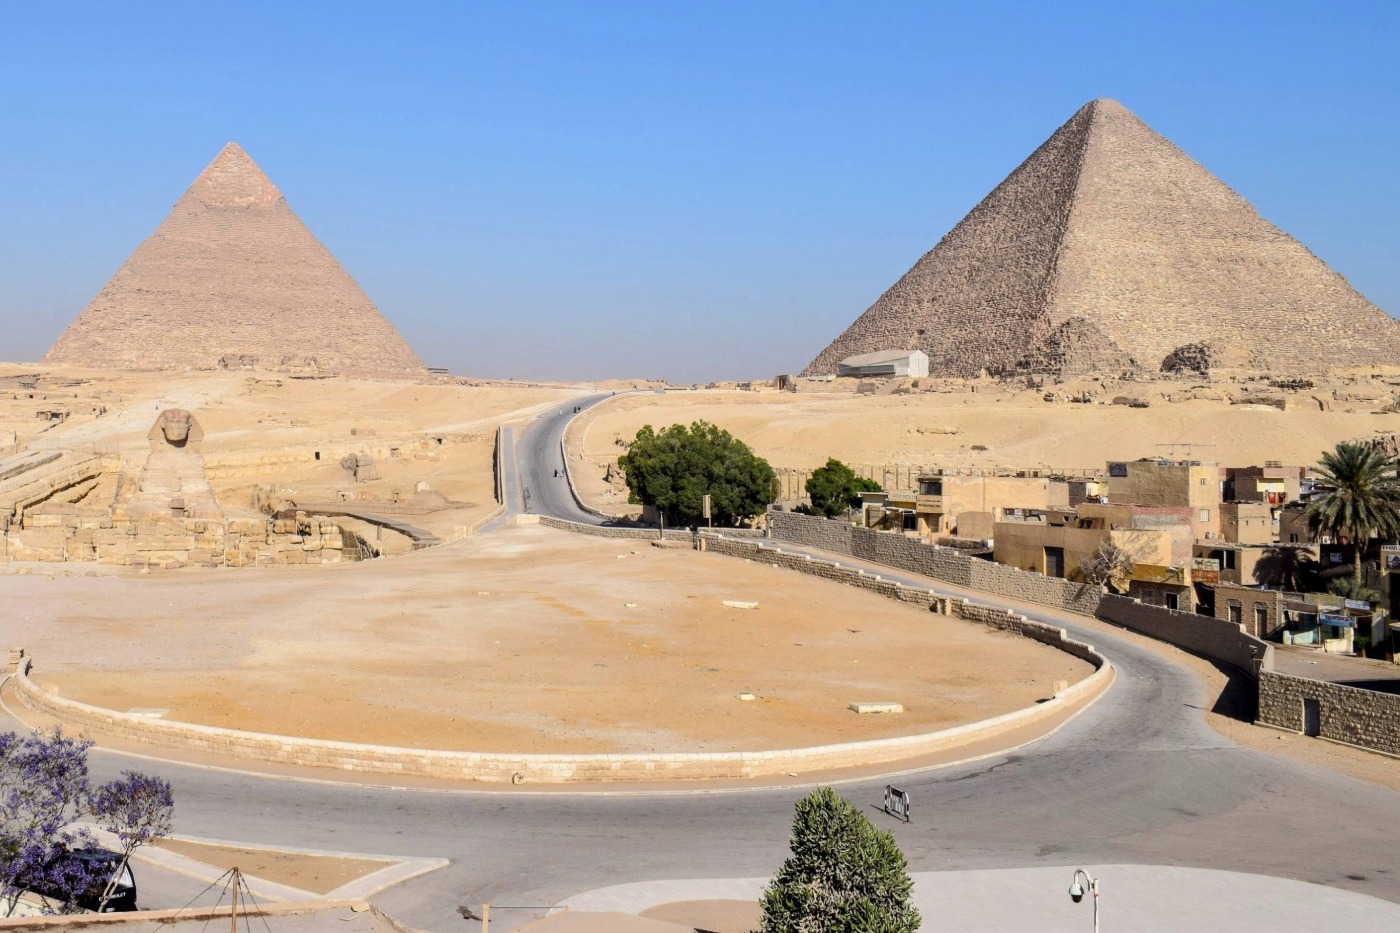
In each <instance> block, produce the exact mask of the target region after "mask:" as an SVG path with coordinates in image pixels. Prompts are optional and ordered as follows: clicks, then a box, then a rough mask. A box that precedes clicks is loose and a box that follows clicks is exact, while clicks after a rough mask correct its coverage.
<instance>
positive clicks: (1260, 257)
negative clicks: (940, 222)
mask: <svg viewBox="0 0 1400 933" xmlns="http://www.w3.org/2000/svg"><path fill="white" fill-rule="evenodd" d="M916 348H917V349H919V350H922V351H924V352H925V353H927V354H928V357H929V370H930V373H931V374H933V375H940V374H942V375H949V376H961V377H975V376H978V375H979V374H981V373H983V372H985V373H988V374H990V375H1006V374H1015V373H1052V374H1056V375H1065V376H1076V375H1086V374H1114V373H1118V372H1121V371H1124V370H1145V371H1151V372H1155V371H1159V370H1162V369H1166V370H1168V371H1170V370H1173V369H1178V368H1179V369H1195V370H1198V371H1199V370H1200V369H1202V368H1208V366H1209V365H1210V361H1215V363H1216V364H1217V365H1220V364H1222V363H1223V364H1225V365H1229V366H1231V367H1232V368H1236V369H1252V370H1269V371H1274V372H1281V373H1290V374H1317V373H1324V372H1325V371H1327V370H1328V369H1331V368H1334V367H1338V368H1344V367H1353V366H1376V365H1386V364H1389V365H1400V323H1397V322H1396V320H1395V319H1394V318H1392V317H1390V316H1389V315H1387V314H1386V313H1385V312H1383V311H1381V310H1380V309H1379V308H1377V307H1376V306H1375V305H1373V304H1371V303H1370V302H1368V301H1367V300H1366V299H1365V298H1363V297H1362V296H1361V295H1360V294H1359V293H1357V291H1356V290H1355V289H1353V288H1352V287H1351V286H1350V285H1349V284H1348V283H1347V281H1346V280H1345V279H1344V278H1342V277H1341V276H1340V275H1338V274H1337V273H1335V272H1333V271H1332V270H1331V269H1329V268H1328V267H1327V266H1326V265H1325V264H1324V263H1323V262H1322V261H1321V260H1320V259H1318V258H1317V257H1316V256H1314V255H1313V254H1312V253H1310V252H1309V251H1308V250H1307V249H1306V248H1305V247H1304V246H1302V244H1300V243H1298V242H1297V241H1296V240H1294V239H1293V238H1292V237H1290V236H1288V234H1286V233H1284V232H1283V231H1281V230H1279V229H1278V228H1277V227H1275V226H1273V225H1272V224H1270V223H1269V222H1268V221H1266V220H1264V219H1263V218H1261V217H1260V216H1259V215H1258V214H1257V213H1256V212H1255V210H1254V208H1253V207H1252V206H1251V205H1250V204H1249V202H1247V201H1246V200H1245V199H1244V198H1242V197H1240V196H1239V195H1238V194H1236V193H1235V192H1234V191H1232V190H1230V189H1229V188H1228V187H1227V186H1226V185H1225V184H1224V183H1223V182H1221V181H1220V180H1219V179H1217V178H1216V177H1215V176H1213V175H1211V174H1210V172H1208V171H1206V170H1205V169H1204V168H1202V167H1201V166H1200V165H1199V164H1197V163H1196V162H1194V161H1193V160H1192V159H1191V158H1190V157H1189V156H1187V155H1186V154H1185V153H1184V152H1182V151H1181V150H1180V149H1178V148H1177V147H1176V146H1174V145H1172V143H1170V142H1169V141H1168V140H1166V139H1165V138H1163V137H1162V136H1160V135H1158V134H1157V133H1156V132H1154V131H1153V130H1152V129H1151V128H1149V127H1148V126H1147V125H1146V124H1144V123H1143V122H1142V121H1141V120H1139V119H1138V118H1137V117H1136V116H1134V115H1133V114H1132V113H1130V112H1129V111H1128V110H1127V109H1126V108H1125V107H1123V106H1122V105H1121V104H1118V103H1116V102H1114V101H1111V100H1096V101H1092V102H1090V103H1088V104H1086V105H1085V106H1083V107H1082V108H1080V110H1079V111H1078V112H1077V113H1075V115H1074V116H1073V117H1071V118H1070V120H1069V122H1067V123H1065V124H1064V125H1063V126H1061V127H1060V128H1059V129H1058V130H1056V131H1055V133H1054V135H1052V136H1051V137H1050V138H1049V139H1048V140H1046V141H1045V143H1044V144H1043V145H1042V146H1041V147H1040V148H1039V149H1037V150H1036V151H1035V152H1034V153H1032V154H1031V156H1030V158H1028V159H1026V161H1025V162H1023V163H1021V165H1020V167H1018V168H1017V169H1016V170H1015V171H1014V172H1012V173H1011V175H1010V176H1008V177H1007V178H1006V180H1005V181H1003V182H1002V183H1001V184H1000V185H998V186H997V187H996V189H995V190H994V191H992V193H991V194H989V195H987V197H986V198H985V199H984V200H983V201H982V203H980V204H978V205H977V206H976V207H975V208H973V210H972V212H971V213H969V214H968V215H967V216H966V217H964V218H963V219H962V220H961V221H960V222H959V223H958V225H957V226H956V227H954V228H953V229H952V230H951V231H950V232H949V233H948V234H947V235H946V236H945V237H944V238H943V239H942V241H940V242H939V243H938V245H937V246H935V247H934V248H933V250H932V251H930V252H929V253H927V254H926V255H925V256H924V257H923V258H922V259H920V260H919V261H918V262H917V263H915V264H914V267H913V268H912V269H910V270H909V271H908V272H907V273H905V275H904V277H903V278H901V279H900V280H899V281H898V282H896V283H895V284H894V286H893V287H892V288H890V289H889V291H887V292H885V293H884V294H883V295H881V296H880V299H879V300H878V301H876V302H875V304H873V305H871V307H870V308H869V310H867V311H866V312H865V313H864V314H862V315H861V316H860V317H859V318H858V319H857V320H856V322H855V323H854V324H852V325H851V326H850V327H849V328H847V329H846V331H845V333H843V334H842V335H841V336H840V337H838V338H837V339H836V340H835V341H834V342H832V344H831V345H830V346H828V347H827V348H826V349H825V350H823V351H822V352H821V354H820V355H819V356H817V358H816V359H815V360H813V361H812V362H811V364H810V365H808V367H807V368H806V370H804V375H809V376H820V375H827V374H830V373H834V372H835V371H836V365H837V363H839V362H840V361H841V360H842V359H845V358H846V357H849V356H853V355H855V354H858V353H869V352H874V351H877V350H891V349H916Z"/></svg>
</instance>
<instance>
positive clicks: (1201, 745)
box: [95, 406, 1400, 933]
mask: <svg viewBox="0 0 1400 933" xmlns="http://www.w3.org/2000/svg"><path fill="white" fill-rule="evenodd" d="M571 408H572V406H570V408H569V409H566V411H571ZM566 420H567V418H565V417H563V416H560V415H558V414H557V412H556V413H555V415H553V416H552V417H546V418H544V419H541V421H540V422H539V423H537V424H536V426H534V427H533V428H532V429H531V430H530V431H528V432H526V434H525V436H524V437H523V438H522V439H521V441H520V442H519V443H518V444H517V449H516V452H517V454H518V455H519V459H520V461H521V463H520V467H521V473H522V475H523V476H524V477H525V478H526V479H525V485H526V486H527V487H530V486H531V485H532V484H533V485H534V486H535V487H536V488H537V489H538V488H543V487H542V486H541V483H542V481H543V479H544V478H545V477H546V476H547V477H548V478H549V479H550V480H552V479H553V477H552V475H550V472H551V471H552V470H553V469H554V468H555V467H554V465H553V461H551V460H550V459H549V458H551V457H553V458H556V459H557V457H558V446H557V441H558V435H557V433H556V432H557V430H562V423H563V422H564V421H566ZM564 495H565V496H567V495H568V493H567V490H566V491H565V492H564ZM531 499H532V507H533V508H535V509H540V508H542V507H545V506H546V505H547V507H548V508H550V509H551V510H552V509H554V508H555V507H556V505H558V504H559V502H560V499H559V498H558V497H557V496H554V495H553V494H552V492H551V493H539V492H537V493H536V494H535V495H533V496H532V497H531ZM569 501H570V502H571V501H572V500H571V499H570V500H569ZM558 514H561V515H562V516H564V517H574V515H573V513H572V512H571V511H570V510H569V509H568V508H565V507H561V508H560V510H559V513H558ZM935 588H939V587H935ZM945 589H950V588H945ZM978 598H979V599H981V600H982V601H983V602H986V603H993V604H995V603H997V602H998V600H996V599H995V598H993V597H991V596H987V595H979V597H978ZM1039 615H1041V616H1042V617H1044V618H1047V619H1048V618H1054V619H1055V620H1056V621H1057V622H1059V623H1060V624H1063V625H1064V627H1065V628H1067V629H1069V630H1070V631H1071V632H1073V633H1074V634H1076V635H1078V636H1080V637H1084V638H1086V639H1087V640H1090V641H1092V642H1094V643H1095V644H1096V645H1098V646H1099V647H1100V648H1101V649H1103V650H1104V651H1105V652H1106V653H1107V654H1108V655H1109V656H1110V657H1111V658H1112V659H1113V662H1114V664H1115V665H1116V666H1117V668H1118V672H1119V678H1118V682H1117V684H1116V685H1115V686H1114V687H1113V689H1112V691H1111V692H1110V693H1109V694H1108V696H1107V697H1105V699H1104V700H1102V701H1100V702H1099V703H1098V704H1097V705H1095V706H1094V707H1092V708H1091V709H1090V710H1088V711H1087V712H1086V713H1084V714H1083V715H1081V716H1080V717H1078V718H1077V719H1075V720H1074V721H1072V722H1071V723H1070V724H1068V725H1067V726H1066V727H1065V728H1063V729H1062V730H1061V731H1060V732H1058V733H1057V734H1055V735H1053V736H1051V737H1049V738H1047V739H1044V740H1042V741H1040V742H1038V743H1036V744H1035V745H1033V746H1031V747H1028V748H1026V749H1022V750H1020V751H1018V752H1016V753H1013V754H1009V755H1005V756H999V757H994V758H990V759H986V760H983V761H980V762H975V763H971V764H966V765H960V766H953V767H949V768H945V769H942V770H938V771H932V772H926V773H923V774H918V775H910V776H906V777H903V778H901V779H900V783H901V784H902V785H903V786H904V787H906V788H907V789H908V790H909V791H910V792H911V794H912V797H913V802H914V808H915V809H914V822H913V823H912V824H909V825H901V824H895V823H893V822H891V821H889V820H888V819H886V818H885V817H883V816H882V815H880V814H879V813H877V812H876V810H875V809H874V806H875V803H876V801H877V800H878V799H879V797H880V794H881V790H882V788H883V782H880V781H863V782H858V783H853V784H850V785H845V786H844V787H843V793H845V794H846V795H847V796H849V797H851V798H852V799H853V800H856V801H859V802H861V803H862V804H867V805H869V806H870V807H871V809H870V810H868V811H867V812H869V813H870V815H871V817H872V818H873V819H875V820H876V821H877V822H879V823H881V824H882V825H885V826H886V827H888V828H889V829H891V830H892V831H893V832H894V834H895V836H896V837H897V839H898V841H899V844H900V846H901V847H902V848H903V850H904V852H905V853H906V855H907V856H908V858H909V862H910V867H911V869H914V870H918V871H944V870H950V869H968V868H1002V867H1022V866H1064V865H1074V864H1076V863H1089V864H1107V863H1118V864H1126V863H1141V864H1172V865H1182V866H1194V867H1204V868H1221V869H1232V870H1239V871H1248V872H1257V873H1261V874H1270V875H1277V876H1280V877H1286V878H1295V879H1300V880H1308V881H1315V882H1320V883H1324V884H1329V885H1334V886H1337V887H1341V888H1348V889H1351V890H1355V891H1360V892H1363V893H1367V894H1371V895H1374V896H1377V897H1381V898H1385V899H1387V900H1391V901H1396V902H1400V857H1397V855H1396V850H1397V846H1396V844H1395V839H1394V833H1393V831H1392V829H1391V828H1390V827H1391V825H1392V823H1393V815H1394V814H1395V813H1396V812H1400V794H1394V793H1391V792H1389V791H1386V790H1383V789H1380V788H1378V787H1375V786H1373V785H1370V784H1366V783H1363V782H1359V781H1355V780H1352V779H1350V778H1347V777H1343V776H1340V775H1337V774H1334V773H1332V772H1328V771H1325V770H1322V769H1318V768H1313V767H1310V766H1306V765H1302V764H1298V763H1295V762H1293V761H1290V760H1287V759H1282V758H1274V757H1270V756H1266V755H1262V754H1259V753H1256V752H1252V751H1249V750H1246V749H1242V748H1239V747H1237V746H1235V745H1233V744H1231V743H1229V742H1227V741H1226V740H1224V739H1222V738H1221V737H1220V736H1219V735H1217V734H1216V733H1215V732H1214V731H1212V730H1211V729H1210V728H1209V727H1208V726H1207V725H1206V724H1205V722H1204V721H1203V719H1202V716H1201V713H1200V709H1201V707H1202V705H1203V704H1204V703H1205V702H1206V697H1204V696H1203V695H1202V689H1201V686H1200V684H1199V682H1198V681H1197V680H1196V679H1195V678H1194V677H1193V676H1192V675H1191V674H1190V673H1189V672H1188V671H1187V670H1185V669H1184V668H1182V667H1180V666H1178V665H1175V664H1172V663H1169V662H1167V661H1164V660H1163V659H1162V658H1160V657H1159V656H1158V655H1156V654H1155V653H1152V652H1150V651H1147V650H1145V649H1143V648H1141V647H1138V646H1137V645H1136V644H1135V643H1134V642H1133V641H1131V640H1129V638H1128V637H1126V636H1119V635H1113V634H1104V633H1102V632H1100V631H1097V630H1089V629H1087V628H1086V627H1084V626H1081V625H1077V624H1076V623H1075V622H1074V621H1073V617H1061V616H1058V615H1056V614H1054V613H1051V612H1043V613H1039ZM133 766H134V767H139V768H143V769H149V770H157V771H159V772H160V773H163V774H165V775H166V776H168V777H169V778H170V779H171V780H172V781H173V783H174V785H175V792H176V799H177V801H178V804H177V829H178V830H179V831H180V832H182V833H185V834H189V835H196V836H204V837H211V838H222V839H230V840H238V841H244V842H250V843H260V844H268V845H276V844H278V843H282V844H290V845H299V846H307V847H312V848H320V849H339V850H347V851H359V852H377V853H385V854H391V855H416V856H440V857H444V858H449V859H451V860H452V864H451V865H450V866H449V867H448V868H445V869H443V870H441V871H438V872H434V873H432V874H429V875H425V876H423V877H421V878H418V879H414V880H413V881H410V882H408V883H406V884H404V885H402V886H400V887H398V888H395V889H393V890H390V891H388V892H385V893H383V894H381V895H379V896H377V897H376V900H377V901H378V902H379V903H380V904H381V905H382V906H383V907H384V908H385V909H387V910H388V911H389V912H390V913H392V914H393V915H395V916H396V917H398V918H399V919H400V920H402V921H403V922H405V923H406V924H407V925H408V926H410V927H414V928H418V929H424V930H433V931H439V930H440V931H451V933H463V929H464V927H463V921H462V920H461V918H460V917H459V916H458V915H457V914H456V913H455V912H454V908H455V906H456V905H457V904H459V903H466V902H472V901H478V902H479V901H482V900H489V901H491V902H493V903H495V904H542V905H543V904H554V903H557V902H558V901H560V900H562V899H564V898H566V897H568V896H570V895H573V894H576V893H578V892H581V891H587V890H591V889H594V888H600V887H605V886H608V885H615V884H620V883H625V882H632V881H646V880H653V879H666V878H733V877H745V876H758V875H765V874H768V873H770V872H772V871H773V870H774V869H775V868H776V867H777V866H778V865H779V864H780V863H781V861H782V859H783V857H784V855H785V854H786V845H787V834H788V830H789V824H790V820H791V813H792V804H793V802H794V801H795V800H796V799H797V798H798V797H799V796H801V794H802V793H804V791H803V790H801V789H785V790H766V791H753V792H736V793H699V794H689V795H660V794H653V795H631V796H617V795H529V794H524V793H513V792H510V791H506V792H496V793H481V792H456V793H451V792H427V791H394V790H390V789H372V788H361V787H349V786H338V785H329V784H310V783H294V782H288V781H278V780H271V779H262V778H251V777H247V776H242V775H236V774H229V773H224V772H219V771H211V770H201V769H196V768H191V767H185V766H177V765H165V764H161V765H153V764H151V763H150V762H135V763H133V762H132V761H131V760H130V759H126V758H123V757H121V756H118V755H112V754H107V753H103V754H99V755H97V756H95V767H96V770H97V771H99V772H100V776H105V775H107V774H110V773H112V772H114V771H116V770H117V769H119V768H121V767H133ZM1181 896H1182V897H1183V898H1190V897H1191V892H1189V891H1184V892H1182V895H1181ZM534 913H535V914H538V913H539V912H534ZM530 915H531V912H516V913H513V914H511V913H504V912H503V913H502V914H500V915H499V916H500V917H501V919H503V920H507V921H509V922H511V923H515V922H523V920H524V919H526V918H527V917H528V916H530ZM933 926H937V924H934V925H933ZM931 928H933V927H931ZM466 933H471V930H467V931H466Z"/></svg>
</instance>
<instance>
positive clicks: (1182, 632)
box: [1098, 593, 1274, 676]
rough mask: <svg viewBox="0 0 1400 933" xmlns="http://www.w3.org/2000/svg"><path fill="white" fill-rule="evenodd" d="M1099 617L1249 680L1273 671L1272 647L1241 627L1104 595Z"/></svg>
mask: <svg viewBox="0 0 1400 933" xmlns="http://www.w3.org/2000/svg"><path fill="white" fill-rule="evenodd" d="M1098 617H1099V618H1100V619H1102V620H1104V621H1105V622H1112V623H1113V624H1114V625H1121V626H1123V627H1124V628H1127V629H1132V630H1133V631H1134V632H1138V633H1140V634H1143V635H1146V636H1148V637H1149V638H1155V639H1157V640H1158V641H1165V642H1169V643H1170V644H1173V645H1176V646H1177V647H1178V648H1185V649H1186V650H1187V651H1190V652H1191V653H1193V654H1198V655H1201V656H1202V657H1205V658H1210V659H1212V660H1215V661H1220V662H1222V663H1225V664H1230V665H1232V666H1234V667H1237V668H1239V669H1240V670H1242V671H1244V672H1245V673H1246V674H1249V675H1250V676H1257V673H1258V671H1259V670H1260V669H1261V668H1262V669H1265V670H1273V666H1274V649H1273V646H1272V645H1270V644H1269V643H1268V642H1265V641H1261V640H1260V639H1258V638H1255V637H1253V636H1252V635H1250V634H1249V633H1248V632H1246V631H1245V629H1244V626H1242V625H1235V624H1232V623H1230V622H1222V621H1221V620H1219V619H1215V618H1212V617H1211V616H1202V615H1196V614H1195V613H1192V612H1177V611H1175V610H1172V609H1165V608H1163V607H1161V606H1149V605H1146V604H1145V603H1140V602H1138V601H1137V600H1136V599H1129V598H1128V597H1126V596H1118V595H1115V594H1113V593H1105V594H1104V596H1103V599H1102V600H1100V602H1099V612H1098Z"/></svg>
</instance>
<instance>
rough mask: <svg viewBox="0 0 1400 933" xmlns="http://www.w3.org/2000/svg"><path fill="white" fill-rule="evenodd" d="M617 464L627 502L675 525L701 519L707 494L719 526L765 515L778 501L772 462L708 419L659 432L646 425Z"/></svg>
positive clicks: (711, 510) (712, 514) (712, 512)
mask: <svg viewBox="0 0 1400 933" xmlns="http://www.w3.org/2000/svg"><path fill="white" fill-rule="evenodd" d="M617 463H618V466H620V467H621V468H622V470H623V472H624V473H625V474H626V477H627V490H628V493H629V495H628V501H629V502H633V503H640V504H642V505H650V506H654V507H655V508H657V509H658V510H659V511H661V513H662V514H663V515H664V516H665V517H666V521H667V522H669V523H670V524H673V525H682V524H693V523H697V522H699V521H701V511H702V505H701V504H702V500H703V499H704V497H705V495H706V494H707V493H708V494H709V496H710V514H711V517H712V518H713V520H714V523H715V524H716V525H732V524H734V522H735V521H736V520H737V519H741V518H752V517H754V516H756V515H761V514H762V513H763V512H764V511H765V510H766V509H767V508H768V504H769V503H770V502H772V501H773V500H775V499H776V498H777V497H778V477H777V474H775V473H774V472H773V468H772V467H771V466H769V465H768V461H766V460H764V459H763V458H762V457H759V456H757V455H756V454H755V453H754V452H753V451H752V450H750V449H749V448H748V445H746V444H745V443H744V442H743V441H740V440H738V439H736V438H735V437H734V436H733V435H731V434H730V433H729V432H728V431H723V430H721V429H719V428H717V427H715V426H714V425H713V424H710V423H708V422H705V421H697V422H695V423H694V424H692V425H691V426H690V427H688V428H687V427H686V426H685V425H681V424H673V425H671V426H670V427H669V428H664V429H662V430H661V431H660V432H657V431H654V430H653V429H652V427H651V425H646V426H644V427H643V428H642V429H641V430H640V431H638V432H637V437H636V440H634V441H633V442H632V445H631V446H630V447H629V448H628V449H627V453H625V454H623V455H622V456H621V457H619V458H618V461H617Z"/></svg>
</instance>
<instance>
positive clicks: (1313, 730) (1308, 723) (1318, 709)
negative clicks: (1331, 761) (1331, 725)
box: [1303, 700, 1322, 737]
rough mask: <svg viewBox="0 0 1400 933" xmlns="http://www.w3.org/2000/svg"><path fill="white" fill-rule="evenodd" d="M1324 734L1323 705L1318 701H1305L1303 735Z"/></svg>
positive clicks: (1314, 735)
mask: <svg viewBox="0 0 1400 933" xmlns="http://www.w3.org/2000/svg"><path fill="white" fill-rule="evenodd" d="M1321 734H1322V705H1321V704H1320V703H1318V701H1317V700H1304V701H1303V735H1311V736H1313V737H1316V736H1318V735H1321Z"/></svg>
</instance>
